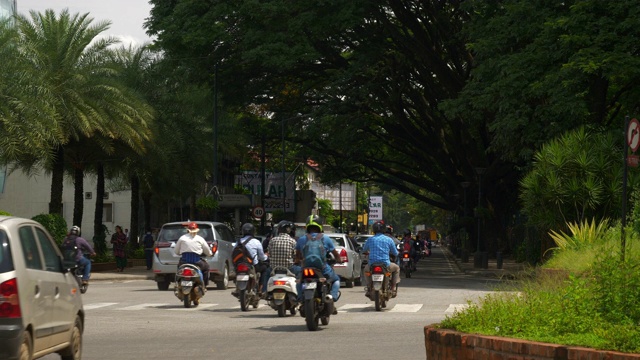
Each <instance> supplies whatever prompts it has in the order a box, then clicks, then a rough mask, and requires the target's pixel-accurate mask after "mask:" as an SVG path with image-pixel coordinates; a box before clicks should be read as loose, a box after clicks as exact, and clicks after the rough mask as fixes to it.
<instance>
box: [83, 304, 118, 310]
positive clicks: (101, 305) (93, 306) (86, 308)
mask: <svg viewBox="0 0 640 360" xmlns="http://www.w3.org/2000/svg"><path fill="white" fill-rule="evenodd" d="M116 304H117V303H95V304H88V305H84V306H83V308H84V309H85V310H93V309H98V308H102V307H106V306H111V305H116Z"/></svg>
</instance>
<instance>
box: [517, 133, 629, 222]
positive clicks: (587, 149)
mask: <svg viewBox="0 0 640 360" xmlns="http://www.w3.org/2000/svg"><path fill="white" fill-rule="evenodd" d="M620 146H621V142H620V136H619V134H618V132H605V133H601V132H596V131H592V130H589V129H587V128H585V127H581V128H579V129H576V130H574V131H570V132H568V133H566V134H564V135H562V136H561V137H559V138H557V139H554V140H551V141H549V142H548V143H546V144H545V145H544V146H543V147H542V148H541V149H540V150H539V151H537V152H536V154H535V161H534V163H533V166H532V169H531V171H530V172H529V173H528V174H527V175H526V176H525V177H524V178H523V179H522V180H521V182H520V185H521V187H522V192H521V194H520V199H521V200H522V206H523V212H524V213H525V214H526V215H527V216H528V221H529V223H530V224H532V225H535V226H539V227H540V228H542V229H552V228H562V226H563V225H564V224H565V223H570V222H577V223H580V222H583V221H584V220H585V219H587V218H595V219H603V218H610V217H617V216H618V214H619V211H620V210H619V209H620V202H621V200H620V193H621V191H622V162H621V161H619V160H620V154H621V153H622V150H621V149H620Z"/></svg>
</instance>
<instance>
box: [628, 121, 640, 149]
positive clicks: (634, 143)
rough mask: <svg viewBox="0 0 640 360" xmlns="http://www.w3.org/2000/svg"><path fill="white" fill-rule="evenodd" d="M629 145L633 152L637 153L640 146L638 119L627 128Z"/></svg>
mask: <svg viewBox="0 0 640 360" xmlns="http://www.w3.org/2000/svg"><path fill="white" fill-rule="evenodd" d="M627 144H629V147H630V148H631V151H633V152H636V151H637V150H638V147H639V146H640V122H638V120H637V119H631V121H629V126H628V127H627Z"/></svg>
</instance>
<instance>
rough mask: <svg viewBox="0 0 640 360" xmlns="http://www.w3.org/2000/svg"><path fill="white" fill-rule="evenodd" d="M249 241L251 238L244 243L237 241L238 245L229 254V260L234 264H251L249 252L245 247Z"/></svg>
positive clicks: (251, 259)
mask: <svg viewBox="0 0 640 360" xmlns="http://www.w3.org/2000/svg"><path fill="white" fill-rule="evenodd" d="M251 239H253V238H252V237H249V238H248V239H247V240H245V241H240V240H238V243H237V244H236V246H235V247H234V248H233V251H232V252H231V259H232V261H233V263H234V264H238V263H241V262H247V263H249V264H253V258H252V257H251V255H250V254H249V250H247V247H246V245H247V243H248V242H249V241H251Z"/></svg>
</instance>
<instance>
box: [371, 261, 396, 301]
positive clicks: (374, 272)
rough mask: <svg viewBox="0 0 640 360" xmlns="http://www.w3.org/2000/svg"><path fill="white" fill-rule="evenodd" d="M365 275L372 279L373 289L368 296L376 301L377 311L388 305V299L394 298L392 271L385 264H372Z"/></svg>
mask: <svg viewBox="0 0 640 360" xmlns="http://www.w3.org/2000/svg"><path fill="white" fill-rule="evenodd" d="M370 269H371V270H370V271H369V272H367V273H366V274H365V275H366V276H367V278H369V279H371V289H369V293H368V297H369V299H370V300H372V301H373V302H374V303H375V307H376V311H380V310H382V308H385V307H387V301H389V300H390V299H391V298H392V289H391V272H390V271H389V269H388V268H387V266H386V265H385V264H382V263H376V264H372V265H371V267H370Z"/></svg>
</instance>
